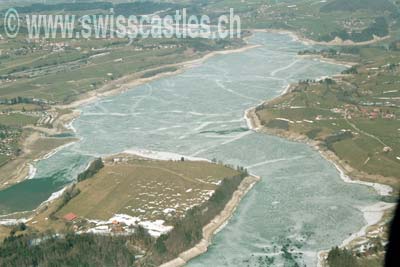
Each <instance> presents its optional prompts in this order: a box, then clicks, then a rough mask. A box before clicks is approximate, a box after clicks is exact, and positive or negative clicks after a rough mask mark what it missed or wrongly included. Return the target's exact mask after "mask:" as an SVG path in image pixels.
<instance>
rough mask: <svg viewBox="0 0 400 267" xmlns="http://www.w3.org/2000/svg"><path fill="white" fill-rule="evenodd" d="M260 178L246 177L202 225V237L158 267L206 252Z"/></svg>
mask: <svg viewBox="0 0 400 267" xmlns="http://www.w3.org/2000/svg"><path fill="white" fill-rule="evenodd" d="M259 180H260V178H259V177H256V176H248V177H246V178H245V179H244V180H243V181H242V182H241V184H240V185H239V188H238V189H237V190H236V191H235V192H234V193H233V195H232V198H231V200H230V201H229V202H228V203H227V204H226V206H225V208H224V210H223V211H221V213H220V214H219V215H217V216H216V217H215V218H214V219H213V220H212V221H211V222H210V223H209V224H207V225H206V226H204V227H203V239H202V240H201V241H200V242H199V243H198V244H197V245H196V246H194V247H193V248H191V249H189V250H187V251H185V252H182V253H181V254H179V257H178V258H176V259H174V260H172V261H169V262H167V263H164V264H162V265H161V266H160V267H180V266H184V265H185V264H186V263H187V262H188V261H190V260H191V259H193V258H195V257H197V256H199V255H201V254H203V253H205V252H207V248H208V246H209V245H210V244H211V243H212V238H213V236H214V234H215V233H216V232H218V231H219V230H220V229H221V228H222V227H223V226H224V225H225V224H226V223H227V222H228V221H229V219H230V218H231V217H232V215H233V214H234V212H235V210H236V208H237V206H238V204H239V203H240V201H241V199H242V198H243V197H244V196H245V195H246V194H247V192H249V191H250V189H251V188H252V187H253V186H254V185H255V184H256V183H257V182H258V181H259Z"/></svg>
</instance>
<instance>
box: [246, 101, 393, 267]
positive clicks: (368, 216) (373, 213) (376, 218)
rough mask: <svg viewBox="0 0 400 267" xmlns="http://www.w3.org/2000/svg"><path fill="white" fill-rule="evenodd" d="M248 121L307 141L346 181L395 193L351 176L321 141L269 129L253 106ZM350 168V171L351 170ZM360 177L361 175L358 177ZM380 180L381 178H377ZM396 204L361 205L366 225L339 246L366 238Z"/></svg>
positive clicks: (258, 128)
mask: <svg viewBox="0 0 400 267" xmlns="http://www.w3.org/2000/svg"><path fill="white" fill-rule="evenodd" d="M245 117H246V121H247V123H248V126H249V128H250V129H252V130H254V131H257V132H262V133H266V134H271V135H276V136H279V137H282V138H285V139H288V140H290V141H295V142H301V143H306V144H308V145H310V146H311V147H312V148H314V149H315V150H316V151H318V152H319V153H320V154H321V156H322V157H323V158H325V159H326V160H327V161H329V162H331V163H332V164H333V165H334V166H335V167H336V169H337V170H338V172H339V175H340V178H341V179H342V180H343V181H344V182H346V183H351V184H361V185H366V186H370V187H372V188H374V190H375V191H376V192H377V194H378V195H381V196H390V195H391V194H392V193H393V189H392V187H390V186H388V185H385V184H380V183H376V182H369V181H368V182H367V181H362V180H358V179H355V177H350V176H349V172H350V171H354V170H353V169H352V168H351V167H350V166H346V165H345V163H344V162H343V161H342V160H340V159H339V158H338V157H337V156H336V155H335V154H334V153H333V152H331V151H327V150H325V149H323V148H322V147H321V146H320V143H319V142H317V141H314V140H310V139H308V138H307V137H306V136H302V135H299V134H296V133H290V132H283V131H279V130H278V131H276V130H272V129H267V128H265V127H264V126H263V125H261V122H260V119H259V118H258V116H257V114H256V109H255V108H252V109H249V110H247V111H246V113H245ZM349 170H350V171H349ZM357 178H359V177H357ZM377 180H379V179H377ZM394 206H395V204H394V203H393V204H392V203H386V202H378V203H375V204H373V205H371V206H367V207H359V210H360V211H361V212H362V213H363V216H364V219H365V221H366V225H364V226H363V227H362V228H361V229H360V230H359V231H358V232H356V233H353V234H352V235H350V236H349V237H348V238H346V239H345V240H344V241H343V242H342V244H340V246H339V247H348V246H350V247H351V245H352V244H353V243H354V242H355V241H356V240H357V239H359V238H366V235H367V234H368V229H369V228H370V227H372V226H375V225H377V224H379V223H381V222H382V219H383V216H384V214H385V212H386V211H388V210H389V209H391V208H393V207H394ZM328 252H329V251H325V250H324V251H320V252H319V253H318V265H317V266H318V267H320V266H321V267H322V266H324V262H325V260H326V257H327V255H328Z"/></svg>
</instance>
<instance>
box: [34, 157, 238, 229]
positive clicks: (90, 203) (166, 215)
mask: <svg viewBox="0 0 400 267" xmlns="http://www.w3.org/2000/svg"><path fill="white" fill-rule="evenodd" d="M239 174H240V172H239V171H236V170H234V169H231V168H229V167H226V166H223V165H219V164H214V163H208V162H202V161H199V162H192V161H158V160H151V159H146V158H140V157H137V156H134V155H129V154H121V155H116V156H112V157H109V158H107V159H105V160H104V166H103V167H102V168H100V169H99V170H98V172H96V173H95V174H94V175H93V176H92V177H88V178H87V179H85V180H82V181H80V182H78V183H77V184H76V185H75V186H74V187H73V189H71V192H75V193H71V194H73V195H74V196H73V197H72V198H71V199H69V200H68V201H66V202H65V203H64V201H63V200H62V199H63V198H61V200H58V201H56V202H54V203H53V204H51V205H50V207H48V208H46V209H45V210H44V212H42V213H40V214H39V215H37V216H36V217H35V218H34V219H32V222H33V221H34V222H35V223H34V224H32V227H34V228H36V229H39V230H40V229H42V230H45V229H49V227H50V228H53V229H57V230H60V229H65V227H66V225H68V223H69V222H68V221H66V220H65V219H64V217H65V216H66V215H68V214H75V215H76V216H77V218H78V219H77V220H76V221H75V222H74V224H75V225H77V226H78V227H79V228H77V229H75V230H76V231H97V230H99V227H98V226H97V228H96V222H97V225H98V224H101V225H102V226H101V227H104V226H107V225H108V226H110V225H111V222H110V221H109V220H112V218H115V219H114V220H118V216H120V217H119V218H130V219H132V218H135V219H136V220H137V221H139V222H157V221H164V222H165V224H167V225H168V224H171V223H172V222H174V221H175V220H177V219H178V218H182V217H183V216H184V215H185V214H186V212H187V211H188V210H189V209H191V208H193V207H195V206H197V205H201V204H203V203H205V202H206V201H207V200H208V199H209V198H210V197H211V195H212V194H213V192H214V190H215V189H216V188H217V187H218V185H219V184H220V183H221V182H222V180H224V179H225V178H227V179H229V178H230V177H234V176H237V175H239ZM64 194H65V193H64ZM64 199H65V198H64ZM60 202H61V203H60ZM115 216H116V217H115ZM121 216H122V217H121ZM124 216H125V217H124ZM46 218H48V219H46ZM85 222H86V223H85ZM87 222H89V223H87ZM90 222H95V224H94V225H93V224H91V223H90ZM90 227H94V228H93V229H92V230H90ZM101 227H100V228H101ZM67 228H68V227H67Z"/></svg>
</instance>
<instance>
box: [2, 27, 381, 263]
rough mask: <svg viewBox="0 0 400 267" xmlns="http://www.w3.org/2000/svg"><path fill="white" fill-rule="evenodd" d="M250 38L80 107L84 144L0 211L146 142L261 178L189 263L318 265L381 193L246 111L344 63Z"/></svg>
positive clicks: (263, 37)
mask: <svg viewBox="0 0 400 267" xmlns="http://www.w3.org/2000/svg"><path fill="white" fill-rule="evenodd" d="M251 42H252V43H254V44H260V45H262V46H261V47H259V48H255V49H252V50H248V51H246V52H243V53H236V54H229V55H219V56H216V57H213V58H211V59H209V60H207V61H206V62H204V63H203V64H201V65H198V66H195V67H193V68H191V69H189V70H187V71H185V72H184V73H182V74H179V75H177V76H174V77H168V78H163V79H160V80H157V81H153V82H151V83H148V84H146V85H142V86H138V87H136V88H135V89H134V90H130V91H128V92H125V93H123V94H120V95H117V96H112V97H107V98H104V99H102V100H100V101H98V102H96V103H93V104H90V105H87V106H84V107H82V109H81V111H82V115H81V116H80V117H79V118H78V119H77V120H76V121H75V122H74V127H75V129H76V130H77V133H76V135H77V136H78V137H80V138H81V141H80V142H77V143H75V144H74V145H72V146H69V147H67V148H64V149H62V150H61V151H60V152H58V153H57V154H55V155H54V156H53V157H51V158H49V159H46V160H43V161H40V162H39V163H37V165H36V167H37V169H38V172H37V175H36V177H35V179H33V180H29V181H25V182H22V183H20V184H18V185H15V186H13V187H11V188H9V189H6V190H3V191H0V210H1V212H2V213H9V212H14V211H22V210H29V209H33V208H35V207H36V206H37V205H38V204H39V203H40V202H42V201H44V200H45V199H47V198H48V197H49V196H50V194H51V193H52V192H54V191H57V190H58V189H60V188H61V187H62V186H63V185H65V183H68V182H70V181H72V180H73V179H75V177H76V175H77V173H79V172H81V171H82V170H83V169H84V168H85V166H86V165H87V164H88V162H89V161H90V160H91V159H93V157H97V156H103V155H107V154H110V153H118V152H121V151H124V150H126V149H132V150H135V149H148V150H154V151H168V152H174V153H179V154H183V155H186V156H195V157H202V158H208V159H212V158H216V159H219V160H222V161H223V162H225V163H229V164H234V165H241V166H245V167H248V168H249V170H250V172H251V173H253V174H256V175H258V176H261V177H262V181H261V182H260V183H258V184H257V185H256V186H255V188H254V189H253V190H252V191H251V192H250V193H249V194H248V195H247V196H246V197H245V198H244V200H243V201H242V202H241V204H240V205H239V207H238V209H237V211H236V213H235V215H234V216H233V218H232V219H231V221H230V222H229V224H228V225H227V226H226V227H225V228H224V229H223V230H222V231H221V232H219V233H218V234H217V235H216V237H215V239H214V244H213V245H212V246H211V247H210V249H209V252H208V253H206V254H204V255H202V256H200V257H199V258H197V259H195V260H193V261H192V262H190V264H189V266H193V267H194V266H240V267H241V266H296V265H295V264H299V265H300V266H302V265H306V266H315V265H316V253H317V252H318V251H319V250H322V249H328V248H330V247H332V246H335V245H338V244H340V243H341V241H342V240H344V239H345V238H346V237H348V235H349V233H352V232H355V231H358V229H359V228H361V226H362V225H363V224H364V219H363V216H362V213H361V212H360V211H359V209H357V207H359V206H366V205H369V204H372V203H374V202H376V201H377V196H376V195H375V194H374V192H373V191H372V190H371V189H370V188H367V187H365V186H359V185H349V184H345V183H344V182H342V180H341V179H340V177H339V174H338V173H337V171H336V169H335V168H334V166H332V165H331V164H330V163H328V162H327V161H325V160H324V159H323V158H321V156H320V155H319V154H318V153H317V152H315V151H314V150H312V149H311V148H310V147H308V146H307V145H305V144H299V143H292V142H288V141H285V140H283V139H280V138H277V137H273V136H268V135H265V134H259V133H255V132H252V131H250V130H248V129H247V126H246V122H245V120H244V119H243V115H244V111H245V110H246V109H248V108H250V107H253V106H255V105H257V104H259V103H260V102H261V101H263V100H266V99H272V98H274V97H276V96H278V95H279V94H280V93H281V91H282V90H283V88H284V87H286V86H287V85H288V84H289V83H291V82H296V81H298V80H300V79H301V80H304V79H315V78H318V77H321V76H326V75H333V74H336V73H339V72H340V71H341V70H343V66H338V65H333V64H328V63H322V62H319V61H316V60H312V59H305V58H299V57H298V56H297V52H298V51H299V50H303V49H306V48H307V47H305V46H304V45H303V44H301V43H298V42H295V41H293V40H292V39H291V38H290V37H289V36H286V35H279V34H267V33H259V34H256V35H255V36H254V37H253V38H252V39H251ZM284 251H287V252H286V253H284Z"/></svg>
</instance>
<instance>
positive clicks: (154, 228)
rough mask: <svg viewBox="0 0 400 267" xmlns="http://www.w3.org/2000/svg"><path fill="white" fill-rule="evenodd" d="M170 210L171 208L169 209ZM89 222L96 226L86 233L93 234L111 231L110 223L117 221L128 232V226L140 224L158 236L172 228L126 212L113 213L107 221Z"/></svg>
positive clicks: (157, 221)
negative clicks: (142, 219) (141, 219)
mask: <svg viewBox="0 0 400 267" xmlns="http://www.w3.org/2000/svg"><path fill="white" fill-rule="evenodd" d="M171 210H172V209H171ZM88 221H89V222H90V223H94V224H95V225H96V226H95V227H93V228H90V229H89V230H87V231H86V232H87V233H93V234H110V233H111V232H112V227H111V226H112V225H114V224H116V223H118V224H120V225H122V226H125V228H124V230H126V231H127V232H129V229H127V228H128V227H129V226H139V225H140V226H142V227H143V228H144V229H146V230H147V231H148V232H149V234H150V235H151V236H153V237H159V236H161V235H163V234H166V233H168V232H169V231H171V230H172V228H173V227H172V226H168V225H164V223H165V221H163V220H156V221H140V218H138V217H132V216H129V215H126V214H115V215H114V216H113V217H111V218H110V219H109V220H108V221H101V220H88Z"/></svg>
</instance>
